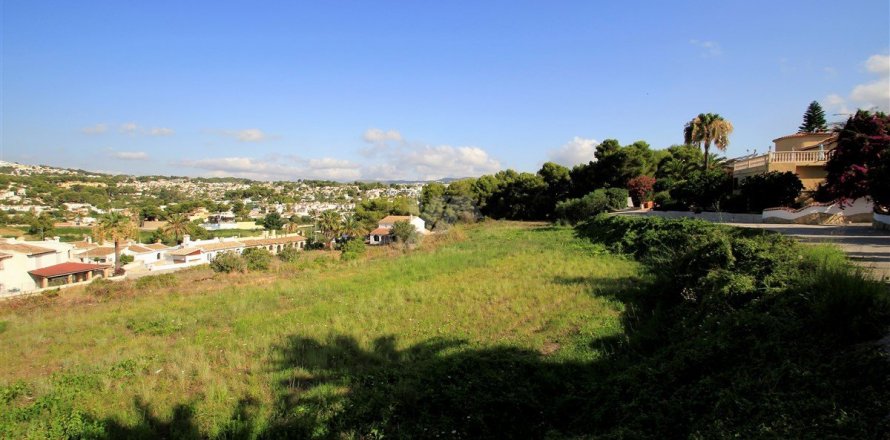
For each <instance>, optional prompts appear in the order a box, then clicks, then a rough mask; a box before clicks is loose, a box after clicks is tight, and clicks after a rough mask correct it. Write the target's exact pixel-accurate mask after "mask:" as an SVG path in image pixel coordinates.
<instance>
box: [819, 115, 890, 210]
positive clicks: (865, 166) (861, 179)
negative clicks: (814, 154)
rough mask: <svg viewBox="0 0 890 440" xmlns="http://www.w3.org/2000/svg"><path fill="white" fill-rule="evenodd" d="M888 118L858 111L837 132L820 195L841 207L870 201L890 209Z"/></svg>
mask: <svg viewBox="0 0 890 440" xmlns="http://www.w3.org/2000/svg"><path fill="white" fill-rule="evenodd" d="M888 154H890V117H888V116H887V115H886V114H884V113H881V112H878V113H870V112H868V111H864V110H859V111H857V112H856V114H855V115H853V116H852V117H850V119H848V120H847V123H846V124H844V127H843V128H841V129H840V130H838V139H837V148H835V149H834V153H833V154H832V156H831V158H830V159H829V160H828V163H827V164H826V165H825V170H826V171H827V172H828V175H827V176H826V178H825V183H824V185H823V187H822V188H820V192H821V193H822V194H824V196H827V197H830V198H834V199H839V200H840V201H841V203H842V204H844V203H849V202H850V201H852V200H854V199H857V198H860V197H870V198H872V199H873V200H874V201H875V203H876V204H877V205H879V206H882V207H886V206H888V205H890V200H887V198H888V194H887V189H886V188H887V187H888V186H890V181H888V177H890V173H888V171H887V170H886V168H887V160H888V159H887V155H888Z"/></svg>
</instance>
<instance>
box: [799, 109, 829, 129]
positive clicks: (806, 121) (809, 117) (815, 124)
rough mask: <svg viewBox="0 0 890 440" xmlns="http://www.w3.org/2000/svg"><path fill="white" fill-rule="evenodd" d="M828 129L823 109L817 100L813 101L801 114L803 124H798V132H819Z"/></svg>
mask: <svg viewBox="0 0 890 440" xmlns="http://www.w3.org/2000/svg"><path fill="white" fill-rule="evenodd" d="M824 131H828V123H827V122H825V111H824V110H822V106H821V105H819V102H817V101H813V102H811V103H810V105H809V106H808V107H807V111H806V112H805V113H804V114H803V124H800V128H799V129H798V133H820V132H824Z"/></svg>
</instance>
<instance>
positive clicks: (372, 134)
mask: <svg viewBox="0 0 890 440" xmlns="http://www.w3.org/2000/svg"><path fill="white" fill-rule="evenodd" d="M362 139H364V140H365V142H368V143H371V144H380V143H385V142H389V141H395V142H401V141H402V134H401V133H399V132H398V130H387V131H383V130H381V129H379V128H369V129H367V130H365V133H364V134H363V135H362Z"/></svg>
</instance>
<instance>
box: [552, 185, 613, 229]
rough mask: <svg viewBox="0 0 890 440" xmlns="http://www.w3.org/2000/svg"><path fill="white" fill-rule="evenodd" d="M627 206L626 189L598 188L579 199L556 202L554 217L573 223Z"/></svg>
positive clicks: (563, 221)
mask: <svg viewBox="0 0 890 440" xmlns="http://www.w3.org/2000/svg"><path fill="white" fill-rule="evenodd" d="M626 206H627V190H625V189H621V188H609V189H598V190H596V191H593V192H591V193H590V194H587V195H586V196H584V197H582V198H580V199H568V200H563V201H561V202H559V203H557V204H556V213H555V217H556V218H557V219H558V220H559V221H560V222H562V223H569V224H575V223H578V222H580V221H584V220H587V219H589V218H590V217H593V216H594V215H597V214H600V213H603V212H608V211H615V210H618V209H622V208H624V207H626Z"/></svg>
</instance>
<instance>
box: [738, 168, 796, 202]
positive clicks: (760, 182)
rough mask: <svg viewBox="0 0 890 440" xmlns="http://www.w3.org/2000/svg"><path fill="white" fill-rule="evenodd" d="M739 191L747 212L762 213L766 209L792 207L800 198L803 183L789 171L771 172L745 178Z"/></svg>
mask: <svg viewBox="0 0 890 440" xmlns="http://www.w3.org/2000/svg"><path fill="white" fill-rule="evenodd" d="M739 190H740V191H741V195H742V196H743V197H744V199H745V201H746V203H747V207H748V211H750V212H762V211H763V210H764V209H766V208H774V207H780V206H792V205H793V204H794V202H795V201H796V200H797V198H798V197H800V192H801V191H802V190H803V182H801V181H800V178H799V177H797V174H794V173H792V172H790V171H786V172H779V171H771V172H769V173H765V174H757V175H754V176H751V177H748V178H746V179H745V180H744V181H742V184H741V185H740V186H739Z"/></svg>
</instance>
